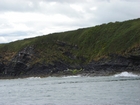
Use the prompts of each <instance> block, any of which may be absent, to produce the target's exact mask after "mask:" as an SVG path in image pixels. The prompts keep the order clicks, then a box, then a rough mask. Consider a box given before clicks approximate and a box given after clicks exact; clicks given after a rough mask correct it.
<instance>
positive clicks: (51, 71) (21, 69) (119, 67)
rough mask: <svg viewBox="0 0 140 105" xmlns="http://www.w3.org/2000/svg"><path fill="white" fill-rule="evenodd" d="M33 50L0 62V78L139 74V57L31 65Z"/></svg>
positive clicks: (115, 56) (24, 51)
mask: <svg viewBox="0 0 140 105" xmlns="http://www.w3.org/2000/svg"><path fill="white" fill-rule="evenodd" d="M34 56H35V55H34V52H33V48H32V47H31V46H30V47H26V48H24V49H23V50H22V51H20V52H18V53H17V54H16V55H15V56H14V57H13V59H12V60H11V61H9V62H8V63H6V64H5V63H3V62H2V60H1V62H0V78H3V79H4V78H24V77H33V76H34V77H36V76H39V77H47V76H62V75H78V74H81V75H90V76H105V75H112V74H116V73H119V72H123V71H128V72H135V73H140V56H134V55H130V56H128V57H125V56H120V55H116V54H111V55H109V56H108V57H107V58H102V59H100V60H98V61H92V62H90V63H88V64H75V65H72V64H69V63H66V62H64V61H61V60H60V61H55V62H53V63H48V64H43V63H36V64H34V65H31V63H32V59H33V57H34Z"/></svg>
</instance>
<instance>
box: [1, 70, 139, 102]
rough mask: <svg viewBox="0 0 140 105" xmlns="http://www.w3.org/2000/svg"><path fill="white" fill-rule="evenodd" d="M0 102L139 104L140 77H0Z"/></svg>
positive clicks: (127, 75) (127, 74)
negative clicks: (3, 78)
mask: <svg viewBox="0 0 140 105" xmlns="http://www.w3.org/2000/svg"><path fill="white" fill-rule="evenodd" d="M0 105H140V76H138V75H134V74H132V73H128V72H123V73H121V74H116V75H113V76H101V77H85V76H84V77H83V76H80V75H78V76H63V77H46V78H40V77H30V78H25V79H5V80H2V79H1V80H0Z"/></svg>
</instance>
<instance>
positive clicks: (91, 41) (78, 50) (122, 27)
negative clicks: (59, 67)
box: [0, 19, 140, 64]
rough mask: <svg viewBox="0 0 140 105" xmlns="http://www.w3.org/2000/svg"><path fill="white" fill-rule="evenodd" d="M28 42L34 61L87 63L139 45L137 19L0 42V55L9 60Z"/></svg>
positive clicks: (139, 34) (139, 46) (139, 29)
mask: <svg viewBox="0 0 140 105" xmlns="http://www.w3.org/2000/svg"><path fill="white" fill-rule="evenodd" d="M31 45H33V46H34V49H35V52H36V53H37V56H36V58H35V60H34V62H35V63H37V62H45V63H50V62H53V61H60V60H61V61H65V62H68V63H73V64H76V63H88V62H90V61H92V60H93V59H99V58H102V57H105V56H108V55H109V54H121V55H127V54H128V52H129V51H130V50H131V49H134V48H140V19H134V20H129V21H124V22H115V23H112V22H110V23H108V24H102V25H98V26H95V27H89V28H83V29H78V30H74V31H68V32H61V33H53V34H49V35H43V36H39V37H35V38H30V39H24V40H19V41H15V42H11V43H7V44H0V55H1V56H4V59H5V58H6V59H7V60H10V59H11V58H12V57H13V56H14V55H15V54H16V53H17V52H18V51H20V50H22V49H23V48H24V47H26V46H31ZM8 56H9V57H8Z"/></svg>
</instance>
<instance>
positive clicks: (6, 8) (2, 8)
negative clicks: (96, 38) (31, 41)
mask: <svg viewBox="0 0 140 105" xmlns="http://www.w3.org/2000/svg"><path fill="white" fill-rule="evenodd" d="M139 4H140V1H139V0H20V1H19V0H0V29H1V30H0V43H3V42H9V41H13V40H18V39H22V38H29V37H34V36H37V35H44V34H48V33H53V32H61V31H66V30H73V29H77V28H82V27H89V26H94V25H97V24H102V23H107V22H111V21H123V20H128V19H134V18H139V17H140V14H139Z"/></svg>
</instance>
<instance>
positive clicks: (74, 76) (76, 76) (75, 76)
mask: <svg viewBox="0 0 140 105" xmlns="http://www.w3.org/2000/svg"><path fill="white" fill-rule="evenodd" d="M78 77H81V75H73V76H64V77H63V78H78Z"/></svg>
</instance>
